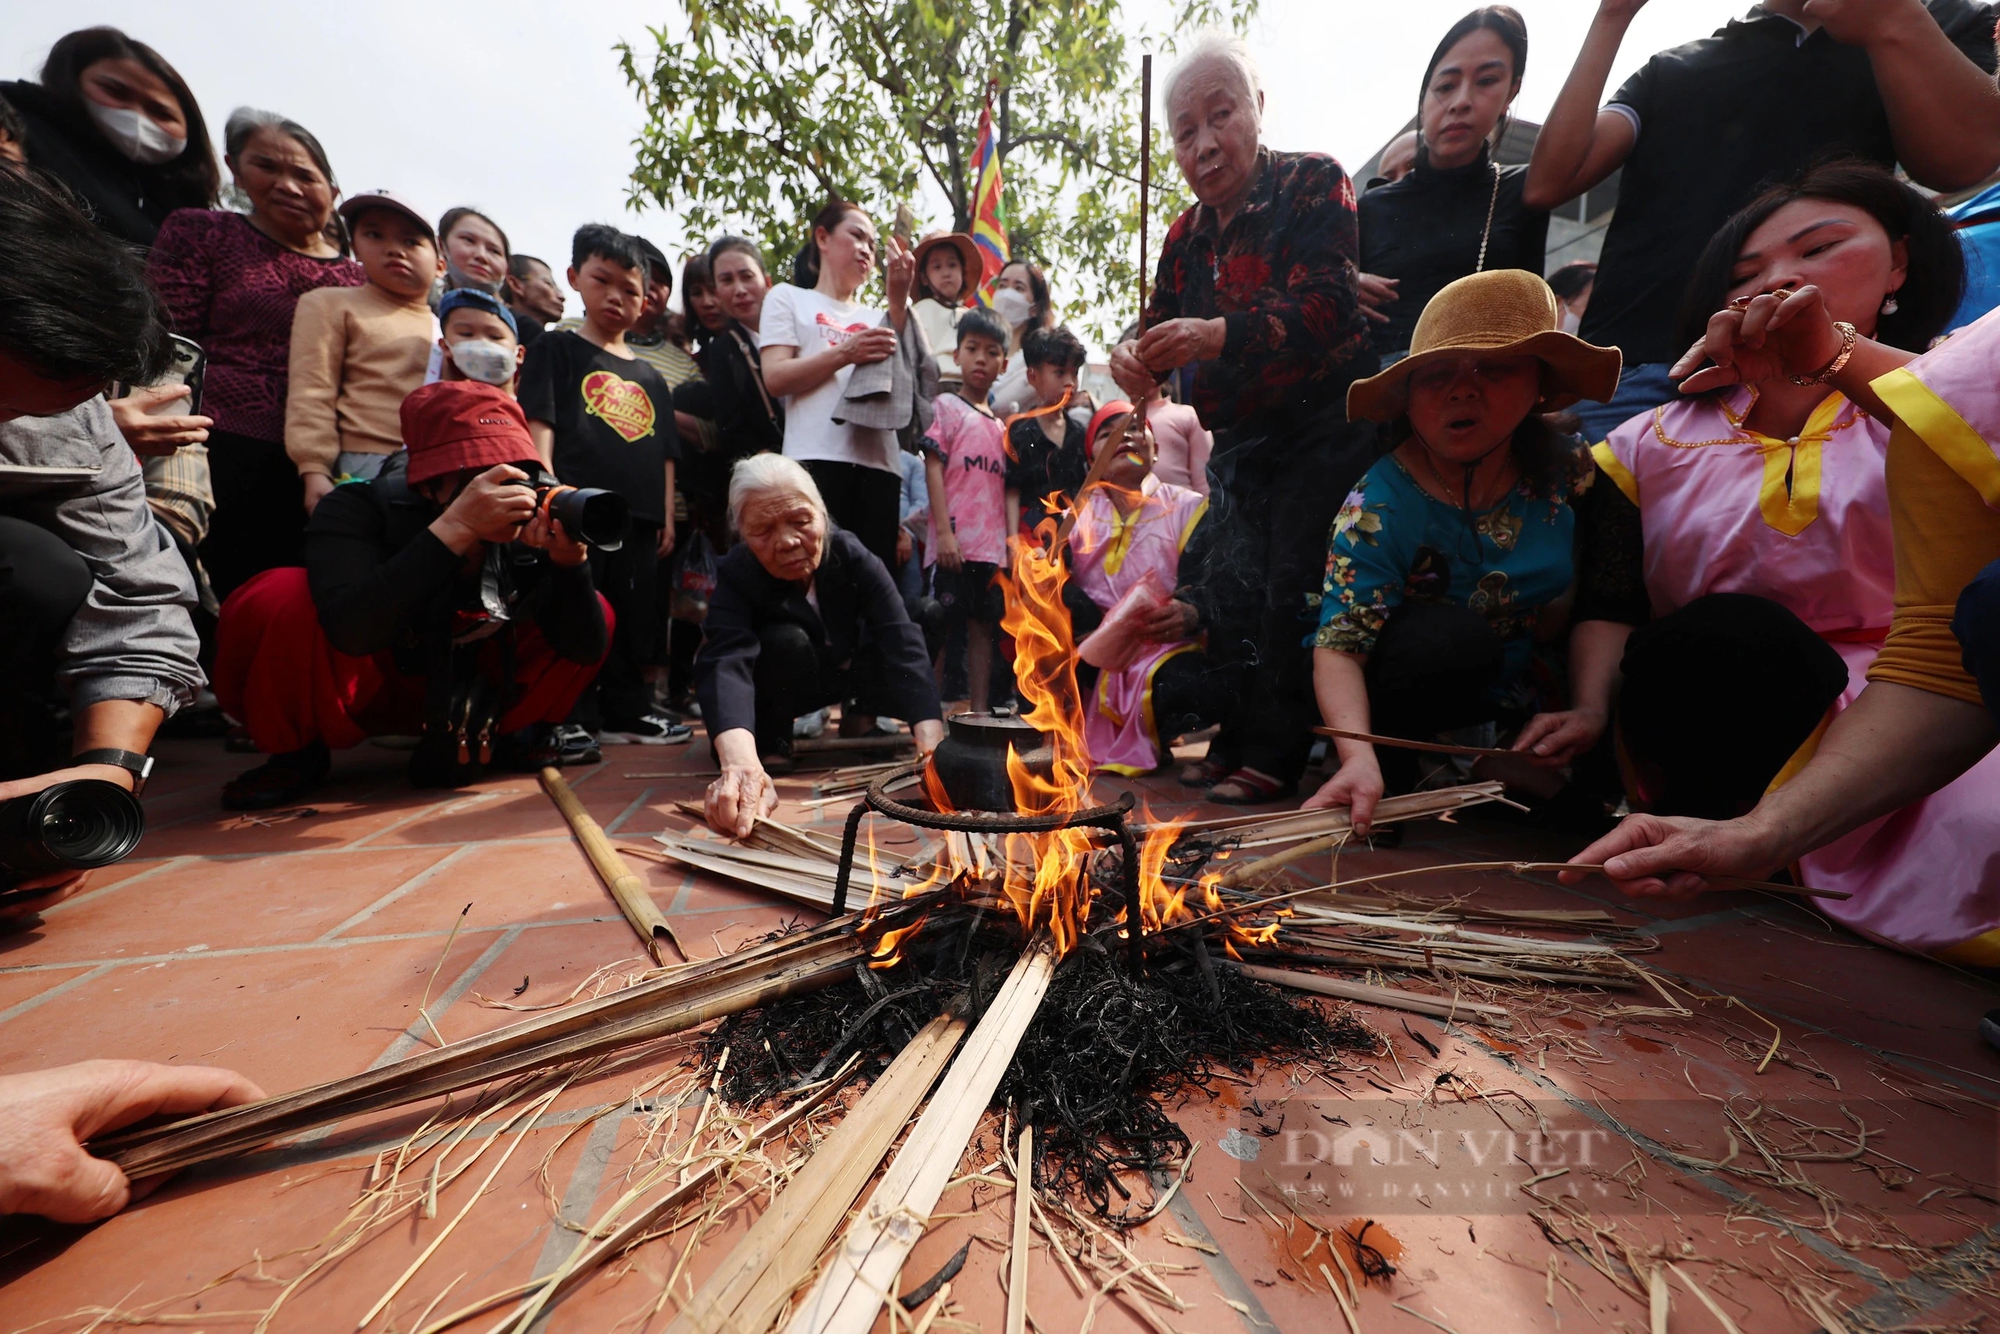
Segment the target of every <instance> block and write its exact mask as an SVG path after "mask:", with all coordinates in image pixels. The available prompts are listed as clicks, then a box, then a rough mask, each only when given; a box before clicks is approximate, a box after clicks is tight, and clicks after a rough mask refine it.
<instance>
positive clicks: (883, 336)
mask: <svg viewBox="0 0 2000 1334" xmlns="http://www.w3.org/2000/svg"><path fill="white" fill-rule="evenodd" d="M812 236H813V246H814V248H815V249H816V250H817V251H818V254H819V283H818V285H817V286H815V287H812V288H804V287H796V286H793V285H791V284H789V283H782V284H779V285H778V286H776V287H773V288H772V289H771V290H770V292H769V293H768V294H767V295H766V296H765V298H764V313H763V318H762V320H761V321H760V322H759V325H758V330H757V346H758V348H759V349H760V355H761V357H762V360H763V364H764V387H765V389H766V390H768V391H769V392H770V393H772V394H773V395H775V396H777V397H779V398H782V399H784V401H785V457H786V458H789V459H797V460H798V461H799V462H800V463H801V464H803V465H804V466H805V470H806V471H807V472H809V473H811V474H812V479H813V481H814V482H815V483H816V484H817V485H818V486H819V491H820V495H821V496H822V497H823V498H824V499H825V501H826V507H827V511H828V512H829V513H830V514H831V515H832V517H833V521H834V522H835V523H837V524H839V525H840V526H841V527H842V528H845V529H847V531H849V532H850V533H853V534H854V535H855V536H856V537H857V538H859V539H860V540H861V545H863V546H865V547H867V548H868V550H869V551H871V552H873V553H874V554H875V555H876V556H877V557H879V558H880V559H881V561H882V563H883V565H885V566H886V567H888V568H889V569H892V570H893V569H895V568H896V528H897V524H898V521H899V520H900V518H901V509H902V490H903V467H902V461H901V459H900V458H898V457H897V456H898V454H899V452H900V451H899V449H898V446H897V444H896V433H895V432H894V431H878V430H871V429H868V428H866V427H858V426H847V425H842V424H840V423H837V422H835V421H834V416H835V414H836V413H837V412H838V410H839V407H840V402H841V397H842V395H844V394H845V393H846V391H847V382H848V380H849V378H851V377H852V376H853V374H854V368H855V367H856V366H862V365H867V364H869V363H871V362H877V361H881V360H884V359H885V358H887V357H889V356H892V355H893V354H894V353H895V351H896V337H897V335H898V334H900V333H901V332H902V331H903V327H904V324H905V322H906V321H907V320H908V318H909V296H910V284H911V280H912V279H913V278H914V277H915V276H916V258H915V256H913V255H912V254H911V253H910V250H909V247H908V246H906V245H904V244H903V242H902V241H901V240H900V239H897V238H893V237H892V238H891V239H890V251H889V262H888V265H887V269H888V272H887V286H888V296H889V309H888V310H887V312H884V311H881V310H878V309H875V308H874V307H871V306H864V305H858V304H856V303H855V301H854V294H855V293H856V292H857V291H859V290H860V289H861V285H862V284H863V283H865V282H867V281H868V279H869V277H870V276H871V275H872V274H873V273H874V272H875V224H874V223H873V222H872V221H870V220H869V217H868V214H867V213H865V212H863V211H862V209H861V207H860V206H859V205H857V204H848V203H843V202H840V201H837V200H836V201H835V202H833V203H831V204H828V205H827V206H826V207H825V208H823V209H821V210H820V211H819V214H818V216H816V217H814V218H813V227H812ZM885 313H886V315H887V321H888V322H887V325H886V326H885V324H884V322H883V319H884V315H885Z"/></svg>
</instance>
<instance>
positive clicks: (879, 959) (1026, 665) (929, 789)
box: [868, 518, 1277, 968]
mask: <svg viewBox="0 0 2000 1334" xmlns="http://www.w3.org/2000/svg"><path fill="white" fill-rule="evenodd" d="M1055 535H1056V522H1055V520H1054V519H1053V518H1051V519H1047V520H1044V521H1043V522H1042V524H1041V525H1040V526H1039V527H1038V528H1037V529H1036V533H1035V537H1036V540H1035V541H1033V542H1029V541H1025V540H1023V539H1022V538H1020V537H1019V536H1018V535H1016V536H1012V537H1010V538H1009V539H1008V547H1009V551H1010V553H1011V557H1012V561H1011V569H1010V570H1009V571H1006V572H1003V573H1002V574H1000V575H999V580H1000V584H1001V587H1002V589H1003V591H1004V592H1005V594H1006V604H1007V610H1006V614H1005V616H1003V617H1002V619H1001V622H1000V624H1001V627H1002V628H1003V629H1004V630H1005V631H1006V632H1007V634H1008V635H1009V636H1011V637H1012V639H1013V643H1014V676H1015V681H1016V684H1017V686H1018V688H1019V691H1020V694H1021V697H1022V698H1023V699H1024V700H1025V701H1026V702H1027V704H1028V705H1029V708H1028V710H1027V712H1026V713H1025V714H1024V715H1023V719H1024V721H1026V722H1027V723H1028V724H1029V725H1030V726H1032V727H1034V728H1035V729H1036V730H1037V731H1038V732H1040V733H1041V734H1042V737H1043V738H1045V740H1046V742H1047V746H1048V751H1049V755H1050V763H1049V765H1048V766H1047V770H1046V772H1045V773H1043V772H1036V771H1035V770H1032V769H1030V768H1029V767H1028V765H1027V763H1026V762H1025V761H1023V759H1022V758H1021V756H1020V755H1019V754H1017V753H1016V752H1015V751H1013V750H1012V749H1011V748H1010V749H1009V750H1008V752H1007V778H1008V781H1009V783H1010V784H1011V787H1012V791H1013V797H1014V808H1015V810H1017V811H1019V812H1020V813H1022V814H1024V815H1070V814H1074V813H1075V812H1077V811H1080V810H1082V809H1084V808H1085V807H1087V806H1090V805H1092V804H1094V803H1093V801H1092V797H1091V790H1090V771H1091V765H1090V752H1089V749H1088V747H1087V746H1086V744H1085V741H1084V712H1083V697H1082V693H1081V692H1080V691H1079V690H1078V688H1077V683H1076V640H1075V636H1074V634H1073V633H1072V631H1071V628H1070V614H1069V608H1068V607H1066V606H1064V605H1063V599H1062V590H1063V585H1064V584H1066V583H1067V582H1068V581H1069V572H1068V569H1067V567H1066V566H1065V565H1064V564H1063V561H1062V559H1061V556H1060V553H1059V551H1058V549H1057V547H1056V543H1055ZM1038 767H1039V766H1038ZM923 782H924V790H925V792H926V794H927V795H928V796H929V797H930V799H931V802H932V804H933V805H934V807H935V808H936V809H938V810H940V811H949V810H952V809H954V808H953V806H952V804H951V802H950V800H949V798H948V797H947V796H946V794H945V791H944V786H943V784H942V783H941V782H940V781H939V779H938V776H937V772H936V767H935V765H934V764H933V765H927V766H925V769H924V773H923ZM1146 820H1147V823H1148V824H1149V825H1151V826H1152V827H1151V828H1150V829H1149V831H1148V832H1147V835H1146V838H1145V841H1144V843H1143V844H1142V845H1141V847H1140V849H1139V916H1140V921H1141V923H1142V925H1143V929H1144V930H1145V931H1147V932H1148V933H1150V932H1153V931H1158V930H1160V929H1162V928H1165V927H1169V926H1173V925H1174V924H1176V923H1178V922H1183V921H1186V920H1188V919H1189V918H1191V917H1193V916H1195V915H1196V913H1197V911H1198V910H1197V909H1196V908H1195V907H1193V906H1191V905H1190V904H1189V902H1188V899H1189V895H1190V890H1189V887H1188V886H1186V885H1185V884H1182V885H1180V886H1178V887H1169V885H1168V884H1167V882H1166V880H1165V877H1164V871H1165V868H1166V862H1167V854H1168V853H1169V851H1170V850H1171V849H1172V847H1173V844H1174V840H1175V839H1176V838H1177V837H1178V836H1179V834H1180V830H1181V826H1182V824H1183V823H1184V822H1183V821H1179V820H1174V821H1168V822H1166V823H1156V822H1154V821H1153V820H1152V818H1151V815H1150V814H1148V815H1147V816H1146ZM1100 833H1101V831H1097V830H1089V829H1059V830H1056V831H1055V832H1054V833H1050V834H1035V835H1029V834H1008V835H1006V836H1005V838H1004V839H1003V840H1002V844H1001V857H1000V862H1001V868H1002V875H1001V897H1002V900H1003V901H1004V902H1005V903H1006V905H1007V906H1008V907H1010V908H1011V909H1012V910H1013V912H1014V914H1015V916H1016V917H1017V918H1019V920H1020V923H1021V928H1022V930H1023V931H1024V932H1025V933H1027V934H1030V935H1032V934H1034V933H1035V932H1037V931H1043V930H1046V931H1047V932H1048V933H1049V936H1050V937H1051V939H1052V941H1053V943H1054V945H1055V947H1056V951H1057V953H1058V954H1059V955H1060V954H1065V953H1067V952H1068V951H1069V950H1071V949H1073V948H1075V947H1076V946H1077V945H1078V944H1079V943H1080V942H1081V941H1082V939H1083V936H1084V933H1085V931H1087V930H1088V929H1089V924H1090V914H1091V909H1092V906H1093V900H1094V897H1095V893H1096V891H1094V890H1093V888H1092V885H1091V878H1090V859H1091V856H1092V854H1093V853H1095V852H1096V851H1097V849H1098V846H1099V843H1098V838H1099V836H1100ZM951 843H952V840H947V845H948V848H949V851H948V852H947V853H946V854H945V855H944V856H943V857H941V859H940V865H939V867H938V869H936V870H935V871H933V873H932V874H931V876H930V877H929V878H928V879H926V880H925V882H924V883H923V884H922V885H921V886H914V887H912V888H909V889H906V890H905V891H904V895H903V897H906V898H907V897H909V896H910V895H911V894H915V893H920V892H923V891H924V890H926V889H929V888H931V887H932V886H934V885H936V884H938V883H940V882H941V881H950V880H957V879H959V878H960V877H962V876H977V875H978V873H979V872H978V868H977V866H976V865H973V864H968V863H967V862H966V861H965V859H964V858H963V857H961V855H960V853H959V851H958V849H957V848H956V847H955V846H951ZM974 856H975V858H976V859H977V858H981V857H982V854H979V853H978V852H977V850H975V851H974ZM868 860H869V868H870V871H871V872H873V871H874V844H873V841H872V839H871V840H870V843H869V847H868ZM1220 879H1221V875H1220V873H1211V874H1209V875H1206V876H1204V877H1202V879H1201V881H1200V883H1199V885H1198V886H1196V887H1195V890H1196V892H1197V893H1198V895H1199V898H1200V901H1201V907H1200V909H1199V911H1204V912H1212V911H1214V910H1216V909H1219V908H1221V907H1223V906H1225V904H1224V900H1223V897H1222V895H1221V893H1220V891H1219V890H1218V888H1217V882H1218V881H1219V880H1220ZM880 889H881V883H880V877H879V875H878V876H877V877H876V891H877V893H878V894H879V892H880ZM875 901H876V900H875V898H873V897H871V899H870V904H871V909H872V907H873V905H874V903H875ZM1113 902H1118V903H1119V907H1118V917H1117V919H1116V920H1118V921H1121V922H1122V921H1123V919H1124V909H1123V906H1122V901H1120V900H1118V898H1117V896H1116V894H1115V892H1114V897H1113ZM922 925H923V923H922V922H921V921H919V922H918V923H917V924H916V925H915V926H910V927H905V928H902V929H900V930H896V931H890V932H886V933H884V935H883V937H882V939H881V940H880V942H878V944H877V946H876V948H875V951H874V956H873V959H872V960H871V962H870V964H869V966H870V967H871V968H886V967H890V966H892V965H893V964H895V963H896V962H897V961H898V960H899V959H900V957H901V950H900V946H901V945H902V944H903V942H904V941H906V940H907V939H909V937H910V936H911V935H912V934H914V933H915V932H916V931H917V930H918V929H919V928H920V927H921V926H922ZM1276 931H1277V927H1276V926H1275V925H1273V926H1271V927H1268V928H1262V929H1260V930H1259V931H1258V932H1257V933H1255V934H1254V935H1253V934H1251V933H1247V932H1244V931H1242V930H1241V928H1235V927H1232V928H1231V935H1232V936H1234V937H1236V938H1237V939H1241V940H1243V941H1245V942H1246V943H1252V942H1254V943H1262V942H1263V941H1264V940H1268V939H1269V937H1270V935H1275V934H1276ZM1231 952H1232V953H1234V950H1233V949H1232V950H1231Z"/></svg>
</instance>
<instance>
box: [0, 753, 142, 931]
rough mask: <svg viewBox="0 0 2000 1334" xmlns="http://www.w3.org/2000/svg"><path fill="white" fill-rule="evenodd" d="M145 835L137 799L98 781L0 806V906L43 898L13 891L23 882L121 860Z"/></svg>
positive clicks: (83, 781) (60, 786)
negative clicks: (28, 899) (21, 900)
mask: <svg viewBox="0 0 2000 1334" xmlns="http://www.w3.org/2000/svg"><path fill="white" fill-rule="evenodd" d="M145 832H146V812H145V809H144V808H143V807H141V806H140V805H139V801H138V798H136V797H134V796H133V795H132V794H131V793H130V792H127V791H126V790H125V789H124V788H122V787H120V786H118V785H117V784H116V783H107V782H105V781H104V780H103V779H101V778H80V779H75V780H72V781H71V782H67V783H56V784H54V785H52V786H50V787H45V788H43V789H42V790H41V791H40V792H30V793H28V794H27V795H26V796H22V797H15V798H13V799H12V800H10V801H4V802H0V906H4V905H6V904H8V903H10V902H14V901H18V900H20V899H26V898H33V897H35V896H36V895H38V894H41V893H42V892H44V891H42V890H39V889H35V890H21V889H16V888H15V886H17V885H20V884H23V883H25V882H27V881H29V880H40V879H43V878H45V877H48V876H52V875H59V874H61V873H63V872H65V871H92V870H96V869H97V868H98V867H100V866H110V865H111V864H113V863H114V862H120V861H123V860H125V858H127V857H129V856H131V855H132V852H133V850H134V849H135V848H137V847H138V846H139V840H140V838H142V837H143V836H144V835H145Z"/></svg>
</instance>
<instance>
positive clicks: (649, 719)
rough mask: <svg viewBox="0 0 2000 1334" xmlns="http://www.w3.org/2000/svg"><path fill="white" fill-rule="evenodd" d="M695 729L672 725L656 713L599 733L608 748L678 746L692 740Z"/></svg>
mask: <svg viewBox="0 0 2000 1334" xmlns="http://www.w3.org/2000/svg"><path fill="white" fill-rule="evenodd" d="M693 736H694V729H693V728H692V727H689V726H688V725H687V724H685V723H670V722H668V721H667V720H666V719H665V718H662V717H660V716H659V715H658V714H656V713H648V714H643V715H641V716H640V717H638V718H636V719H634V720H633V721H631V722H629V723H623V724H620V725H619V726H616V727H613V726H609V725H607V726H605V727H603V728H601V729H599V731H598V733H597V739H598V741H599V742H600V743H601V744H603V745H606V746H678V745H682V744H683V743H685V742H687V741H689V740H691V739H692V738H693Z"/></svg>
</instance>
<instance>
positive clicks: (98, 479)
mask: <svg viewBox="0 0 2000 1334" xmlns="http://www.w3.org/2000/svg"><path fill="white" fill-rule="evenodd" d="M0 255H5V256H6V257H7V262H6V263H5V264H0V630H4V633H0V915H19V914H23V913H29V912H33V911H35V910H37V909H39V908H42V907H45V906H47V905H48V904H50V903H53V902H55V901H56V900H57V899H59V898H62V897H64V896H66V895H68V894H71V893H74V892H75V891H76V890H77V889H78V888H79V887H80V886H81V884H82V881H83V875H84V873H85V870H86V868H88V867H90V866H94V865H95V866H102V865H108V864H110V863H111V862H114V861H117V860H119V859H120V858H122V857H124V856H126V855H129V854H130V853H131V851H132V849H133V848H134V847H135V846H137V844H138V841H139V835H140V833H141V831H142V830H143V827H144V821H143V815H142V814H141V812H140V810H139V807H138V804H137V803H136V802H135V801H133V800H132V799H131V797H130V796H129V795H128V794H129V793H131V792H133V791H135V790H137V789H138V788H139V787H140V786H141V785H142V783H143V781H144V778H145V775H146V772H147V770H148V769H149V768H150V766H151V763H152V762H151V760H150V759H148V758H147V755H146V752H147V751H148V750H149V749H150V748H151V746H152V744H153V734H154V732H155V731H157V730H158V728H159V726H160V724H161V723H162V722H164V721H165V720H166V718H167V717H168V716H169V715H170V714H171V713H173V712H174V711H175V710H176V709H178V708H180V707H181V706H182V705H183V704H185V703H187V702H188V701H189V700H190V699H192V698H193V696H194V692H195V690H196V689H197V688H199V686H200V685H201V680H202V676H201V668H200V667H199V666H197V665H196V662H195V655H196V652H197V649H198V643H197V640H196V638H195V632H194V625H193V622H191V621H190V620H189V619H188V612H187V608H188V607H189V606H190V605H192V604H193V602H194V600H195V589H194V584H193V582H192V580H191V579H190V578H189V577H188V572H187V567H186V565H185V564H183V563H182V561H181V558H180V556H179V555H178V554H177V553H176V552H175V550H174V545H173V542H172V541H171V540H170V539H169V538H168V536H167V534H166V532H165V531H164V530H163V529H162V528H161V527H160V526H159V524H158V523H156V522H155V521H154V519H153V514H152V511H151V510H150V509H148V508H147V505H146V489H145V485H144V483H143V481H142V480H141V478H140V473H139V464H138V460H137V458H136V457H135V456H134V455H133V453H132V450H131V449H130V448H129V447H128V446H127V445H126V444H125V441H124V439H123V438H122V437H121V436H120V435H119V433H118V428H117V426H116V425H115V424H114V423H113V421H112V417H111V410H110V409H109V408H108V407H107V406H106V405H105V401H104V399H103V397H102V394H103V391H104V390H105V389H106V388H107V387H108V386H109V385H110V384H111V383H112V382H113V381H125V382H127V383H137V384H145V383H149V382H150V381H152V380H154V379H156V378H157V377H158V376H159V375H160V374H162V373H163V372H164V371H165V369H166V367H167V364H168V361H169V357H170V350H169V343H168V335H167V331H166V328H165V326H164V325H163V323H162V322H161V319H160V312H159V306H158V303H157V301H156V299H155V297H154V295H153V293H152V289H151V288H149V287H148V286H147V284H146V276H145V272H144V270H143V269H142V268H141V267H140V265H139V263H138V262H137V261H136V260H135V259H134V258H133V257H132V255H131V253H130V252H129V251H128V250H127V249H126V248H125V247H124V246H122V245H121V244H119V243H118V242H117V241H115V240H113V239H112V238H111V237H109V236H107V235H106V234H105V233H104V232H102V231H100V230H98V229H97V228H96V227H94V226H92V225H91V223H90V220H89V219H88V218H86V217H85V216H84V214H83V213H82V212H81V211H80V210H79V209H78V208H77V206H76V204H75V203H74V202H73V200H72V198H71V197H70V196H69V195H68V194H66V193H65V192H63V191H62V190H61V189H60V188H59V187H53V186H51V185H48V184H46V183H44V182H42V181H40V180H38V179H37V178H35V177H33V176H30V175H28V174H26V173H21V172H5V171H0ZM64 706H67V708H68V711H69V720H68V721H69V728H70V732H71V735H70V737H69V738H68V739H67V741H65V738H64V736H63V729H62V725H61V722H60V710H61V708H62V707H64Z"/></svg>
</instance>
